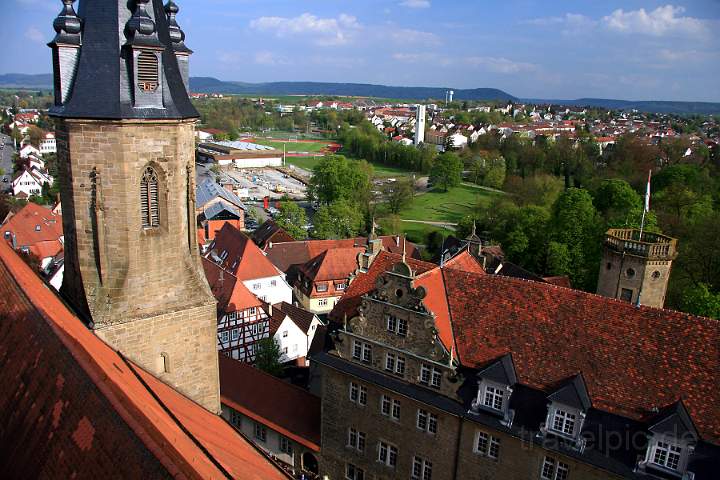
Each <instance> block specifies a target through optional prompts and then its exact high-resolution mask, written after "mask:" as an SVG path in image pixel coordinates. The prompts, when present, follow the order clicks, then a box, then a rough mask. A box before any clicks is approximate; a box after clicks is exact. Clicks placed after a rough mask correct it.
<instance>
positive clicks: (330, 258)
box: [298, 247, 365, 282]
mask: <svg viewBox="0 0 720 480" xmlns="http://www.w3.org/2000/svg"><path fill="white" fill-rule="evenodd" d="M364 251H365V247H355V248H352V247H351V248H332V249H330V250H325V251H324V252H323V253H321V254H320V255H318V256H317V257H315V258H312V259H310V260H309V261H308V262H307V263H305V264H303V265H300V266H298V270H299V271H301V272H302V273H303V274H304V275H305V277H307V278H309V279H310V280H311V281H315V282H325V281H329V280H341V279H345V278H349V277H350V274H352V273H353V272H354V271H355V270H357V268H358V261H357V258H358V255H359V254H360V253H362V252H364Z"/></svg>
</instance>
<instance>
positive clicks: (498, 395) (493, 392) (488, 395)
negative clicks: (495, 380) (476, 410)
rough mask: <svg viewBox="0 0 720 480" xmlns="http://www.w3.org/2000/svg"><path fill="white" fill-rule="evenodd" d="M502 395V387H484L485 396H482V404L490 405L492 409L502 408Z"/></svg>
mask: <svg viewBox="0 0 720 480" xmlns="http://www.w3.org/2000/svg"><path fill="white" fill-rule="evenodd" d="M503 397H504V392H503V391H502V389H500V388H497V387H491V386H490V385H488V386H486V387H485V397H484V398H483V405H485V406H486V407H490V408H492V409H494V410H500V411H502V409H503Z"/></svg>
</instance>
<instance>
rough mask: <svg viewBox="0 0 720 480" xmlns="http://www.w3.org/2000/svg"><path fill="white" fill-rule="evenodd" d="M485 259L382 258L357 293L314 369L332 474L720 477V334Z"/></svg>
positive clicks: (323, 467)
mask: <svg viewBox="0 0 720 480" xmlns="http://www.w3.org/2000/svg"><path fill="white" fill-rule="evenodd" d="M473 260H474V258H473V257H472V256H471V255H469V252H467V251H463V252H461V254H460V255H458V256H457V257H455V258H453V259H452V260H450V261H448V262H446V263H445V264H444V266H443V267H437V266H433V265H432V264H426V263H424V262H419V261H416V260H412V259H405V260H403V259H402V258H401V257H399V256H398V255H393V254H389V253H387V252H381V253H380V254H379V255H378V256H377V258H376V259H375V261H374V262H373V264H372V265H371V267H370V269H369V270H368V271H367V272H365V273H360V274H359V275H358V277H357V278H356V279H355V281H354V282H353V283H352V284H351V285H350V288H349V289H348V292H347V293H346V295H345V296H344V297H343V299H342V300H341V302H340V303H338V305H337V306H336V308H335V310H334V311H333V312H332V314H331V318H332V319H333V321H335V322H336V325H337V326H338V331H337V333H336V334H335V335H334V336H333V339H332V340H333V341H332V345H331V347H329V348H330V349H329V350H328V351H325V352H322V353H318V354H314V355H313V357H312V366H313V368H315V369H316V371H315V373H314V375H313V378H315V379H317V383H314V384H313V390H314V391H317V392H318V393H319V395H320V397H321V399H322V412H323V416H322V431H321V436H322V442H323V443H322V451H321V458H320V471H321V472H323V474H326V475H328V476H329V477H330V478H351V479H357V478H373V477H382V478H398V477H400V478H402V477H407V476H409V478H411V479H412V480H444V479H448V480H449V479H452V478H482V479H485V478H487V479H491V478H493V479H494V478H502V479H510V480H514V479H518V480H519V479H528V478H536V479H541V480H560V479H583V480H596V479H597V480H600V479H603V480H605V479H620V478H627V479H658V478H667V479H669V478H677V479H696V480H703V479H712V478H715V477H716V476H717V472H718V471H720V409H718V405H720V391H719V390H718V389H717V388H716V386H717V385H718V383H720V363H718V362H716V361H708V359H717V358H720V324H719V323H718V322H717V321H715V320H711V319H708V318H703V317H695V316H692V315H687V314H682V313H678V312H673V311H668V310H661V309H657V308H652V307H645V306H641V307H637V306H635V305H631V304H628V303H626V302H620V301H617V300H615V299H608V298H603V297H600V296H597V295H593V294H588V293H585V292H580V291H577V290H571V289H568V288H562V287H558V286H556V285H553V284H550V283H541V282H534V281H528V280H522V279H516V278H510V277H505V276H502V275H488V274H485V273H484V272H483V271H482V270H481V269H479V268H478V266H479V264H477V262H476V263H475V264H473V263H472V261H473ZM668 358H672V362H668V361H667V359H668ZM658 365H662V368H658ZM360 439H362V440H360Z"/></svg>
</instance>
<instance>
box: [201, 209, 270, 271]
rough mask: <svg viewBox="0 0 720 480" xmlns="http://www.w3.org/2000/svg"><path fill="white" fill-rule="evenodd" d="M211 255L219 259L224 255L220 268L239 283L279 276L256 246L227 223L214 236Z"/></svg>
mask: <svg viewBox="0 0 720 480" xmlns="http://www.w3.org/2000/svg"><path fill="white" fill-rule="evenodd" d="M212 253H214V254H215V255H217V256H218V257H221V258H223V255H225V256H224V258H223V260H222V262H221V266H222V268H223V269H224V270H225V271H228V272H230V273H232V274H233V275H235V277H237V279H238V280H240V281H245V280H252V279H255V278H267V277H274V276H277V275H280V272H278V269H277V268H275V266H274V265H273V264H272V262H271V261H270V260H268V258H267V257H266V256H265V255H263V253H262V251H261V250H260V249H259V248H258V247H257V245H255V244H254V243H253V242H252V241H251V240H250V238H249V237H248V236H247V235H245V234H244V233H242V232H241V231H240V230H238V229H237V228H235V227H233V226H232V225H230V224H228V223H226V224H225V225H223V227H222V228H221V229H220V231H219V232H218V233H217V234H216V235H215V241H214V242H213V244H212V248H211V253H210V254H209V255H211V254H212Z"/></svg>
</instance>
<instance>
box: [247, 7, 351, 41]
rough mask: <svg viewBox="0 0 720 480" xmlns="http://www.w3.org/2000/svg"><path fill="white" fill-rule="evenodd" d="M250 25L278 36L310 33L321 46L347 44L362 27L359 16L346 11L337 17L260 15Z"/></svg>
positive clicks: (308, 14) (307, 14)
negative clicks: (348, 13)
mask: <svg viewBox="0 0 720 480" xmlns="http://www.w3.org/2000/svg"><path fill="white" fill-rule="evenodd" d="M250 27H251V28H253V29H255V30H258V31H262V32H269V33H272V34H274V35H275V36H276V37H278V38H285V37H288V36H302V35H310V36H312V37H313V42H314V43H315V44H316V45H320V46H331V45H343V44H346V43H348V41H349V40H350V38H351V37H352V36H353V34H354V33H355V32H356V31H357V30H359V29H360V28H361V26H360V24H359V23H358V21H357V18H355V17H353V16H351V15H346V14H344V13H343V14H340V16H338V17H337V18H319V17H317V16H315V15H312V14H310V13H303V14H302V15H300V16H298V17H294V18H287V17H260V18H258V19H256V20H253V21H252V22H250Z"/></svg>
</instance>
